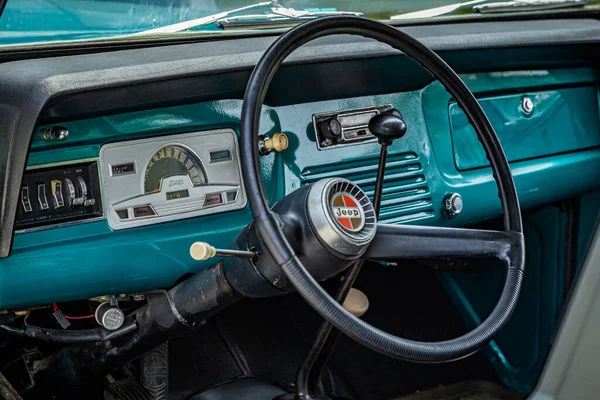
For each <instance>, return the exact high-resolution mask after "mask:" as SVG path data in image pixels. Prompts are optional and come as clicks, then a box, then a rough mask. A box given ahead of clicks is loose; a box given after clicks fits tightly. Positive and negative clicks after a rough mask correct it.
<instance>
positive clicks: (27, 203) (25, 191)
mask: <svg viewBox="0 0 600 400" xmlns="http://www.w3.org/2000/svg"><path fill="white" fill-rule="evenodd" d="M21 205H22V206H23V212H26V213H28V212H31V199H30V198H29V186H23V187H22V188H21Z"/></svg>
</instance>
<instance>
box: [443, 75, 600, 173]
mask: <svg viewBox="0 0 600 400" xmlns="http://www.w3.org/2000/svg"><path fill="white" fill-rule="evenodd" d="M525 98H529V99H530V100H531V104H532V107H533V110H532V111H531V112H529V113H528V112H526V110H524V109H523V107H522V102H523V101H524V100H523V99H525ZM479 104H481V107H482V108H483V110H484V111H485V113H486V114H487V116H488V118H489V120H490V122H491V123H492V126H493V127H494V129H495V130H496V134H497V135H498V138H499V139H500V143H501V144H502V147H503V148H504V153H505V154H506V157H507V159H508V161H520V160H526V159H531V158H536V157H544V156H548V155H553V154H559V153H566V152H570V151H576V150H583V149H587V148H591V147H596V146H600V118H599V116H598V111H599V108H598V95H597V90H596V87H595V86H587V87H577V88H569V89H558V90H547V91H536V92H529V91H525V92H524V93H522V94H516V95H506V96H495V97H486V98H483V99H479ZM449 115H450V127H451V133H452V144H453V147H454V159H455V162H456V167H457V169H458V170H461V171H464V170H469V169H473V168H480V167H485V166H487V165H488V164H489V163H488V161H487V159H486V157H485V153H484V151H483V147H482V146H481V144H480V143H479V141H478V139H477V135H476V134H475V131H474V130H473V127H472V126H471V124H469V122H468V120H467V117H466V115H465V113H464V112H463V111H462V110H461V109H460V107H459V106H458V105H457V104H456V103H452V104H450V106H449Z"/></svg>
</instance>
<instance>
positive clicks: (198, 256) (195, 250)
mask: <svg viewBox="0 0 600 400" xmlns="http://www.w3.org/2000/svg"><path fill="white" fill-rule="evenodd" d="M216 254H217V249H215V248H214V247H213V246H211V245H210V244H208V243H205V242H195V243H194V244H192V245H191V246H190V256H192V258H193V259H194V260H196V261H204V260H208V259H209V258H213V257H214V256H215V255H216Z"/></svg>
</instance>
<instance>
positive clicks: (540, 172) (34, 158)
mask: <svg viewBox="0 0 600 400" xmlns="http://www.w3.org/2000/svg"><path fill="white" fill-rule="evenodd" d="M462 78H463V80H464V81H465V82H466V83H467V85H468V86H469V87H470V88H471V89H472V90H473V91H474V92H475V93H476V94H478V95H480V96H481V95H485V96H487V97H495V96H504V95H506V94H507V93H508V92H510V93H515V92H524V93H525V92H530V91H533V90H535V91H542V90H554V89H553V87H555V86H560V87H562V88H564V87H567V86H586V87H589V86H590V85H594V84H595V82H596V81H597V79H596V76H595V74H594V72H593V70H591V69H574V70H553V71H523V72H512V73H508V72H503V73H496V74H468V75H463V76H462ZM451 102H452V99H451V98H450V96H449V95H448V93H447V92H446V91H445V90H444V89H443V88H442V87H441V85H439V84H437V83H433V84H431V85H428V86H427V87H425V88H424V89H423V90H417V91H412V92H406V93H398V94H388V95H379V96H370V97H363V98H353V99H341V100H331V101H322V102H315V103H306V104H299V105H293V106H284V107H269V106H265V107H264V109H263V114H262V119H261V133H265V134H272V133H275V132H284V133H286V134H287V135H288V138H289V140H290V146H289V148H288V150H286V151H285V152H283V153H280V154H277V155H270V156H267V157H263V158H261V167H262V171H263V176H264V182H265V187H266V190H267V193H268V198H269V201H270V202H271V203H273V202H274V201H277V200H278V199H280V198H281V197H282V196H283V195H284V194H285V193H289V192H291V191H293V190H295V189H297V188H298V187H300V186H302V185H304V184H307V183H309V182H311V181H314V180H316V179H319V178H321V177H325V176H332V175H341V176H345V177H347V178H349V179H352V180H355V181H357V182H359V183H360V184H361V185H363V187H365V188H366V189H367V190H372V184H373V179H374V175H375V168H376V167H375V166H376V162H377V155H378V152H379V146H378V145H377V144H376V143H367V144H362V145H358V146H348V147H343V148H337V149H332V150H325V151H318V150H317V147H316V143H315V133H314V130H313V126H312V122H311V117H312V115H313V114H314V113H320V112H327V111H336V110H348V109H354V108H362V107H367V106H374V105H382V104H392V105H393V106H394V107H396V108H398V109H399V110H400V111H401V112H402V113H403V115H404V117H405V119H406V122H407V125H408V133H407V135H406V136H405V137H404V138H403V139H402V140H398V141H396V142H395V143H394V144H393V145H392V146H391V148H390V150H389V157H390V165H389V167H388V172H389V173H388V174H387V176H386V183H385V188H386V196H385V197H384V206H385V210H384V211H385V212H384V214H383V215H384V216H385V217H386V221H388V222H402V223H418V224H428V225H438V226H467V225H472V224H475V223H479V222H482V221H485V220H489V219H491V218H493V217H495V216H498V215H500V202H499V200H498V198H497V195H496V193H497V189H496V185H495V183H494V181H493V179H492V177H491V173H490V170H489V168H479V169H475V170H469V171H459V170H458V169H457V168H456V166H455V160H454V151H453V147H452V140H451V135H450V120H449V118H448V107H449V105H450V104H451ZM240 109H241V101H239V100H227V101H214V102H207V103H200V104H191V105H182V106H176V107H164V108H156V109H153V110H146V111H137V112H128V113H122V114H115V115H111V116H106V117H99V118H91V119H86V120H80V121H72V122H64V123H61V125H64V126H65V127H67V128H68V129H69V131H70V133H71V135H70V137H69V140H68V141H66V142H64V143H61V142H58V143H50V142H45V141H43V140H41V139H40V138H39V135H36V137H35V138H34V140H33V143H32V152H31V154H30V156H29V160H28V162H29V165H40V164H45V163H50V162H57V161H69V160H77V159H82V158H89V157H97V156H98V152H99V149H100V147H101V146H102V145H103V144H105V143H109V142H114V141H122V140H128V139H134V138H142V137H149V136H161V135H168V134H170V133H183V132H192V131H199V130H207V129H211V128H223V127H231V128H233V129H234V130H236V131H238V129H239V116H240ZM41 128H43V127H40V129H41ZM567 133H568V132H567ZM591 133H593V132H591ZM595 134H596V135H598V136H600V132H595ZM512 172H513V175H514V178H515V182H516V185H517V189H518V192H519V198H520V200H521V205H522V207H523V209H528V208H533V207H539V206H541V205H545V204H549V203H552V202H554V201H557V200H560V199H563V198H567V197H573V196H579V195H581V194H583V193H586V192H589V191H591V190H594V189H600V149H588V150H584V151H578V152H571V153H566V154H556V155H552V156H548V157H543V158H540V159H529V160H525V161H520V162H515V163H513V164H512ZM557 182H559V183H560V184H557ZM452 192H458V193H460V194H461V195H462V197H463V199H464V204H465V208H464V211H463V213H461V214H460V215H459V216H458V217H456V218H453V219H446V218H444V217H443V214H442V212H441V210H442V206H443V198H444V197H445V196H446V195H447V194H448V193H452ZM536 218H538V217H536ZM540 218H542V217H540ZM542 219H543V218H542ZM250 221H251V215H250V211H249V210H248V208H246V209H244V210H240V211H236V212H231V213H226V214H218V215H213V216H208V217H203V218H194V219H188V220H182V221H177V222H173V223H165V224H160V225H154V226H149V227H144V228H136V229H130V230H124V231H118V232H114V231H111V230H110V228H109V227H108V225H107V223H106V221H99V222H93V223H87V224H81V225H76V226H71V227H63V228H58V229H52V230H46V231H39V232H31V233H25V234H19V235H16V236H15V241H14V246H13V254H12V255H11V256H10V257H9V258H7V259H3V260H0V309H4V308H14V307H20V306H28V305H32V304H42V303H48V302H51V301H59V302H60V301H67V300H74V299H80V298H87V297H92V296H96V295H102V294H111V293H123V292H138V291H144V290H150V289H155V288H162V287H169V286H170V285H172V284H173V283H174V282H175V281H176V280H177V279H179V278H180V277H182V276H184V275H186V274H189V273H193V272H196V271H198V270H200V269H202V268H206V267H208V266H209V265H210V264H209V263H198V262H195V261H193V260H191V258H190V257H189V255H188V246H189V245H190V244H191V243H192V242H193V241H196V240H202V241H207V242H210V243H212V244H214V245H216V246H228V245H229V244H230V243H232V242H233V240H234V239H235V237H236V236H237V234H238V233H239V232H240V230H241V229H242V228H243V227H244V226H245V225H246V224H247V223H249V222H250ZM527 226H528V230H533V231H534V232H535V231H536V230H542V231H543V230H548V231H553V232H554V231H556V232H558V230H557V229H558V228H557V227H556V225H550V224H549V223H548V225H545V226H543V227H542V228H540V229H538V228H536V227H538V226H541V222H539V221H538V220H537V219H536V220H535V221H533V222H531V221H530V222H528V223H527ZM550 235H551V234H550V232H548V233H544V234H543V235H541V236H542V239H543V240H537V241H536V239H535V238H536V235H535V234H533V233H530V234H528V237H530V238H533V239H530V242H529V243H528V245H529V247H528V251H529V253H530V254H529V255H528V257H529V258H528V264H530V265H528V270H527V274H528V277H527V278H526V279H528V280H534V282H533V283H529V284H528V285H533V286H531V287H530V289H529V292H528V294H526V295H525V296H526V297H525V298H528V297H527V296H530V295H531V296H534V295H535V296H538V295H539V293H536V292H535V291H536V290H538V289H539V290H542V291H544V292H543V293H544V296H550V297H549V298H551V299H554V300H556V301H557V303H558V302H560V301H559V297H557V296H553V295H552V293H549V292H547V290H549V287H548V286H547V285H548V283H547V281H546V278H545V277H540V276H541V275H544V274H546V269H550V270H551V271H553V272H552V274H551V276H554V277H555V278H556V279H557V280H558V281H557V283H556V285H557V286H556V287H555V289H556V293H558V292H559V291H560V289H559V285H560V284H561V283H560V282H562V278H561V277H558V276H556V273H555V270H556V269H557V268H560V264H559V263H558V261H557V259H553V258H552V257H549V256H547V255H544V254H546V253H544V252H543V251H542V250H541V247H540V246H541V245H542V244H545V243H550V240H549V239H548V238H549V237H550ZM538 236H540V235H538ZM531 240H533V241H531ZM544 240H547V241H546V242H544ZM553 240H559V239H558V238H556V237H554V239H553ZM542 242H544V243H542ZM549 247H556V246H555V245H549ZM536 257H537V258H536ZM540 259H543V262H542V261H540ZM535 263H538V264H539V265H540V266H541V265H542V264H543V265H544V274H542V273H541V267H540V268H537V267H535ZM536 268H537V269H536ZM489 270H490V271H492V270H493V268H489ZM489 273H490V274H491V272H489ZM481 278H482V277H478V278H477V282H479V284H480V285H481V284H484V283H482V281H481ZM483 279H484V280H485V277H483ZM536 279H543V280H544V281H543V282H542V281H536ZM496 280H501V277H498V276H495V275H490V276H489V279H488V281H489V282H495V281H496ZM448 282H450V281H448ZM453 282H454V283H453V284H450V283H448V287H449V288H450V289H451V293H453V296H454V298H455V300H456V301H457V303H458V304H459V309H461V310H463V311H464V312H465V318H467V317H468V318H467V320H469V318H471V321H475V320H476V318H480V316H481V313H482V309H481V308H480V306H479V304H482V305H485V304H489V302H490V301H491V300H493V299H495V297H493V296H492V295H493V293H491V291H487V290H485V291H481V290H479V292H478V294H477V295H474V296H471V295H470V294H469V293H467V292H468V287H469V284H470V283H469V282H467V281H463V280H458V279H455V280H454V281H453ZM534 283H535V284H534ZM472 285H476V283H475V280H474V281H473V283H472ZM529 293H531V294H529ZM522 304H523V305H521V303H520V305H519V307H520V308H521V307H523V311H518V313H519V314H518V315H527V314H528V313H530V312H532V311H531V310H532V308H531V307H533V306H532V305H531V304H530V303H529V301H527V300H524V301H523V303H522ZM539 306H540V307H542V308H543V310H542V312H543V313H549V315H553V317H547V316H544V321H545V322H543V323H542V322H540V323H539V326H537V327H531V326H530V327H529V328H528V329H531V332H533V333H532V335H533V336H535V335H536V334H537V338H536V339H535V340H537V342H536V343H537V347H535V346H534V347H535V348H536V349H537V350H536V352H537V353H535V354H534V353H527V352H525V353H523V354H521V353H519V351H520V350H519V347H515V344H514V343H513V344H511V342H510V340H508V339H507V340H501V339H498V341H497V342H495V343H494V344H493V345H492V347H491V349H492V350H491V351H492V353H490V358H491V360H492V362H493V363H494V365H495V366H496V368H497V370H498V372H499V375H500V376H501V377H502V378H503V379H504V380H505V382H507V383H510V384H511V385H513V386H514V387H519V388H521V389H523V388H526V387H530V386H531V385H532V384H533V382H535V379H536V378H537V377H536V373H537V372H535V371H538V370H537V369H536V368H537V365H539V362H540V360H543V358H544V357H545V355H546V350H547V346H546V347H545V346H542V345H541V344H540V343H542V342H543V341H544V340H546V338H548V332H551V331H552V329H551V327H550V325H549V322H547V321H548V320H551V319H554V320H556V318H557V315H558V311H559V308H560V307H559V305H558V304H554V303H553V304H543V305H539ZM523 313H524V314H523ZM523 319H524V317H518V318H517V319H516V321H518V322H515V323H518V324H525V323H527V321H524V320H523ZM536 332H537V333H536ZM529 345H532V344H531V343H529ZM527 385H529V386H527Z"/></svg>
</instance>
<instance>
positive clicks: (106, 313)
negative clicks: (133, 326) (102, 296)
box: [95, 296, 125, 331]
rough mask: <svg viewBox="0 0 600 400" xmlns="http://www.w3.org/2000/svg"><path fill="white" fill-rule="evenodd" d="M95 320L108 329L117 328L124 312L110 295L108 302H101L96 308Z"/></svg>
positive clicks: (121, 323) (120, 323)
mask: <svg viewBox="0 0 600 400" xmlns="http://www.w3.org/2000/svg"><path fill="white" fill-rule="evenodd" d="M95 316H96V322H98V323H99V324H100V325H102V326H103V327H104V328H105V329H108V330H109V331H114V330H117V329H119V328H120V327H121V325H123V322H124V321H125V314H124V313H123V310H121V309H120V308H119V301H118V300H117V298H116V297H114V296H113V297H111V298H110V300H109V301H108V302H105V303H102V304H100V305H99V306H98V308H96V313H95Z"/></svg>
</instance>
